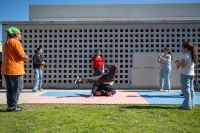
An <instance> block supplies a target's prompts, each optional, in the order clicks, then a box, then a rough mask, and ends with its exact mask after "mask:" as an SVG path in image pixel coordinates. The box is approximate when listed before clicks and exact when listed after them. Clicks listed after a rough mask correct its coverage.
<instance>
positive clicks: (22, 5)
mask: <svg viewBox="0 0 200 133" xmlns="http://www.w3.org/2000/svg"><path fill="white" fill-rule="evenodd" d="M158 3H200V0H167V1H165V0H162V1H161V0H18V1H16V0H0V21H26V20H27V21H28V20H29V5H55V4H57V5H58V4H158ZM3 33H4V34H5V32H3ZM1 41H2V25H0V42H1Z"/></svg>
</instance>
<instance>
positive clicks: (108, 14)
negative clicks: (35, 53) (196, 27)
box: [29, 3, 200, 21]
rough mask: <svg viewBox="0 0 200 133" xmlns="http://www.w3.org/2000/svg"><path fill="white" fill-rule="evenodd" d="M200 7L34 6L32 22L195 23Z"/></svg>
mask: <svg viewBox="0 0 200 133" xmlns="http://www.w3.org/2000/svg"><path fill="white" fill-rule="evenodd" d="M199 7H200V3H191V4H127V5H126V4H119V5H114V4H113V5H112V4H111V5H30V6H29V10H30V11H29V20H30V21H72V20H73V21H86V20H91V21H98V20H104V21H105V20H106V21H107V20H115V21H120V20H157V19H162V20H179V19H181V20H187V19H190V20H193V19H199V17H200V8H199Z"/></svg>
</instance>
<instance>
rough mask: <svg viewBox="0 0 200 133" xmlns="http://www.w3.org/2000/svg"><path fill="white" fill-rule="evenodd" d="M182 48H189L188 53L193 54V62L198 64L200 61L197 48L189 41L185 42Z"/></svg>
mask: <svg viewBox="0 0 200 133" xmlns="http://www.w3.org/2000/svg"><path fill="white" fill-rule="evenodd" d="M182 47H184V48H187V49H188V51H190V52H191V55H192V61H193V62H194V63H195V64H196V63H197V61H198V56H197V49H196V46H195V45H192V44H191V43H190V42H189V41H184V42H183V44H182Z"/></svg>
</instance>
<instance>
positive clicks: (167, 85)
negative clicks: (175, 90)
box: [159, 69, 171, 90]
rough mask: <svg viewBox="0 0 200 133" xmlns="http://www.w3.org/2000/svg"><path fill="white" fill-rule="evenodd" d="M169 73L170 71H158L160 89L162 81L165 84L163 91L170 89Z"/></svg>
mask: <svg viewBox="0 0 200 133" xmlns="http://www.w3.org/2000/svg"><path fill="white" fill-rule="evenodd" d="M170 71H171V69H166V70H163V69H160V80H159V82H160V89H163V81H164V84H165V89H167V90H169V89H171V87H170V79H169V75H170Z"/></svg>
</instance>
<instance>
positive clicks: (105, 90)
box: [74, 65, 117, 98]
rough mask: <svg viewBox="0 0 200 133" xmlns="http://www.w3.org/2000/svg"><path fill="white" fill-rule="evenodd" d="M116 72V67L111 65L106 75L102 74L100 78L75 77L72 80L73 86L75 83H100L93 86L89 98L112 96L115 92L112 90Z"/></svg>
mask: <svg viewBox="0 0 200 133" xmlns="http://www.w3.org/2000/svg"><path fill="white" fill-rule="evenodd" d="M116 72H117V65H113V66H111V67H110V71H109V72H108V73H107V74H104V75H102V76H96V77H86V78H79V77H77V78H76V79H75V80H74V86H75V85H76V84H77V83H82V84H86V83H101V84H100V85H99V86H94V88H93V89H92V92H91V96H90V97H89V98H92V97H93V95H94V96H113V95H114V94H115V93H116V91H115V90H114V89H113V88H112V85H113V82H114V77H115V74H116Z"/></svg>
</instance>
